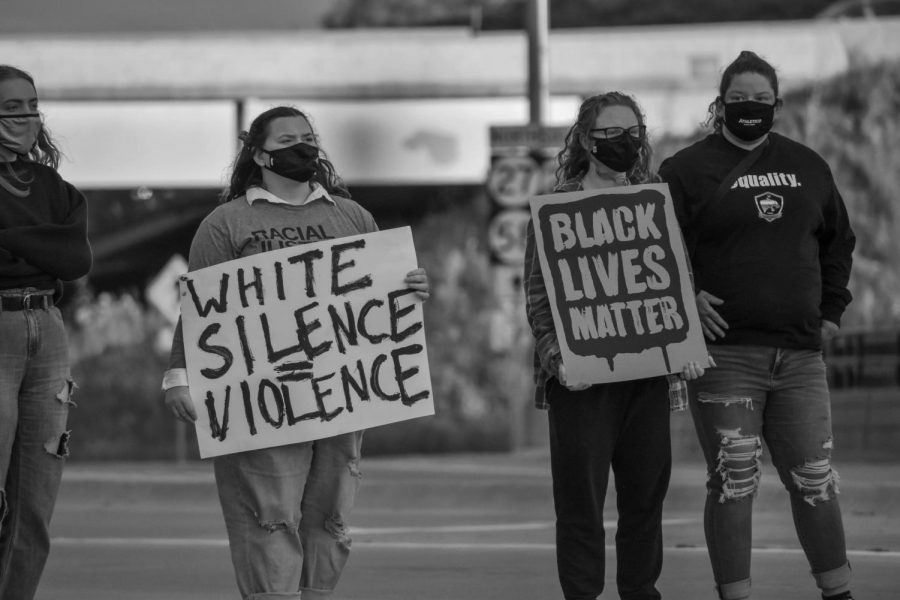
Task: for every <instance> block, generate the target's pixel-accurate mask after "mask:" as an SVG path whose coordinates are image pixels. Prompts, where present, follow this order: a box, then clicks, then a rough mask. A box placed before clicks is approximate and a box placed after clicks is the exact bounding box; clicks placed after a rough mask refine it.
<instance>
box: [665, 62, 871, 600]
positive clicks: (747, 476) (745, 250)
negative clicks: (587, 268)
mask: <svg viewBox="0 0 900 600" xmlns="http://www.w3.org/2000/svg"><path fill="white" fill-rule="evenodd" d="M781 105H782V100H781V98H779V96H778V77H777V75H776V73H775V69H774V68H773V67H772V66H771V65H770V64H769V63H768V62H766V61H765V60H763V59H762V58H760V57H759V56H757V55H756V54H754V53H753V52H747V51H744V52H741V53H740V55H739V56H738V57H737V59H736V60H735V61H734V62H732V63H731V64H730V65H729V66H728V67H727V68H726V69H725V71H724V73H723V74H722V80H721V83H720V85H719V96H718V97H717V98H716V99H715V101H713V103H712V104H711V105H710V107H709V115H710V117H709V122H711V123H712V125H713V128H714V132H713V133H711V134H710V135H708V136H707V137H706V138H704V139H703V140H701V141H699V142H697V143H695V144H693V145H692V146H689V147H687V148H685V149H683V150H681V151H680V152H678V153H677V154H675V155H674V156H672V157H671V158H669V159H667V160H666V161H665V162H663V164H662V166H661V167H660V175H661V177H662V178H663V179H664V180H665V181H666V182H668V184H669V188H670V190H671V192H672V198H673V200H674V203H675V208H676V214H677V215H678V219H679V222H680V224H681V226H682V229H683V231H684V235H685V238H686V240H687V245H688V248H689V249H690V251H691V259H692V265H693V271H694V278H695V289H696V290H697V307H698V311H699V313H700V320H701V322H702V327H703V332H704V334H705V335H706V338H707V339H708V340H709V346H710V353H711V354H712V356H713V357H715V361H716V364H717V365H718V368H717V369H715V370H713V371H712V372H711V373H710V374H708V375H707V376H706V377H704V378H702V379H700V380H699V381H697V382H696V383H692V384H691V386H690V389H691V393H690V407H691V412H692V414H693V417H694V424H695V426H696V430H697V435H698V437H699V440H700V445H701V447H702V449H703V454H704V456H705V458H706V464H707V472H708V482H707V498H706V509H705V516H704V525H705V533H706V543H707V547H708V548H709V557H710V560H711V562H712V570H713V576H714V577H715V582H716V588H717V590H718V593H719V597H720V598H722V599H723V600H742V599H744V598H750V548H751V513H752V510H753V497H754V496H755V494H756V491H757V487H758V486H759V482H760V455H761V454H762V450H763V446H762V440H763V439H765V441H766V445H767V446H768V448H769V451H770V452H771V453H772V463H773V464H774V465H775V468H776V469H777V471H778V475H779V477H780V478H781V481H782V483H783V484H784V486H785V487H786V488H787V491H788V493H789V495H790V502H791V509H792V513H793V518H794V524H795V526H796V530H797V534H798V536H799V538H800V545H801V546H802V547H803V550H804V552H805V553H806V557H807V559H808V561H809V564H810V567H811V569H812V574H813V578H814V579H815V581H816V584H817V585H818V586H819V588H820V589H821V591H822V595H823V597H824V598H826V599H828V600H838V599H840V600H850V598H851V595H850V589H849V586H850V565H849V563H848V562H847V553H846V549H845V543H844V529H843V525H842V523H841V510H840V505H839V504H838V499H837V497H836V494H837V491H838V489H837V488H838V485H837V484H838V476H837V473H836V472H835V470H834V468H833V467H832V464H831V454H832V445H833V442H832V434H831V411H830V400H829V396H828V387H827V384H826V380H825V364H824V362H823V360H822V341H823V340H827V339H829V338H831V337H832V336H834V334H835V332H836V331H837V330H838V325H839V324H840V322H841V315H842V314H843V312H844V309H845V308H846V307H847V305H848V303H849V302H850V299H851V296H850V292H849V291H848V289H847V282H848V279H849V277H850V265H851V254H852V252H853V247H854V245H855V237H854V235H853V231H852V230H851V229H850V223H849V221H848V218H847V211H846V209H845V207H844V202H843V200H842V199H841V195H840V193H839V192H838V190H837V188H836V186H835V183H834V179H833V177H832V174H831V170H830V169H829V168H828V165H827V164H826V163H825V161H824V160H822V158H821V157H820V156H819V155H818V154H816V153H815V152H813V151H812V150H811V149H809V148H807V147H806V146H804V145H802V144H800V143H798V142H796V141H794V140H791V139H788V138H786V137H784V136H782V135H779V134H777V133H773V132H771V131H770V128H771V127H772V123H773V119H774V117H775V116H776V114H777V113H778V110H779V109H780V108H781ZM760 147H762V149H761V152H762V153H761V154H760V155H759V157H758V158H757V159H756V161H755V162H754V163H752V165H750V166H749V167H746V168H744V169H743V170H742V171H741V172H734V173H731V178H732V179H734V183H731V184H728V183H727V182H726V185H727V187H725V186H723V189H727V192H725V193H724V196H723V195H721V192H720V195H719V197H714V195H715V194H716V190H717V188H719V186H720V185H722V182H723V180H725V179H726V178H727V177H728V176H729V174H730V172H731V171H732V170H733V169H735V167H736V166H737V165H738V163H740V162H741V161H742V160H744V159H745V157H747V156H748V154H750V153H751V152H752V151H754V150H755V149H757V148H760ZM751 158H752V157H751ZM735 178H736V179H735Z"/></svg>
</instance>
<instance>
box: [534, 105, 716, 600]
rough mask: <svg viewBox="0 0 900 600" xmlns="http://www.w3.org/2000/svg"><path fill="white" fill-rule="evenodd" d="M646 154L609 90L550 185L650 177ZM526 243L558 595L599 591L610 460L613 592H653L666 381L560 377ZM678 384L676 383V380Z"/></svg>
mask: <svg viewBox="0 0 900 600" xmlns="http://www.w3.org/2000/svg"><path fill="white" fill-rule="evenodd" d="M650 155H651V150H650V143H649V141H648V139H647V130H646V125H645V120H644V115H643V114H642V112H641V109H640V107H639V106H638V104H637V102H635V100H634V99H633V98H632V97H630V96H628V95H625V94H622V93H619V92H610V93H606V94H600V95H598V96H594V97H592V98H588V99H587V100H585V101H584V102H583V103H582V105H581V108H580V109H579V113H578V120H577V121H576V122H575V124H574V125H572V127H571V128H570V129H569V132H568V134H567V135H566V141H565V148H563V150H562V151H561V152H560V153H559V156H558V160H559V168H558V169H557V171H556V176H557V181H558V186H557V188H556V191H559V192H573V191H579V190H593V189H600V188H605V187H611V186H624V185H630V184H639V183H649V182H651V181H652V180H653V179H654V178H653V176H652V175H651V173H650V168H649V165H650ZM598 201H599V202H602V200H598ZM526 240H527V242H526V252H525V274H524V275H525V278H524V283H525V293H526V309H527V316H528V322H529V324H530V326H531V331H532V333H533V334H534V338H535V365H534V369H535V382H536V384H537V390H536V398H535V402H536V405H537V407H538V408H542V409H548V411H549V424H550V462H551V471H552V476H553V501H554V506H555V509H556V561H557V568H558V571H559V580H560V583H561V585H562V590H563V595H564V596H565V598H566V599H567V600H588V599H590V600H594V598H596V597H597V596H598V595H599V594H600V593H601V592H602V591H603V587H604V577H605V575H604V573H605V545H606V541H605V532H604V528H603V503H604V499H605V497H606V489H607V484H608V482H609V470H610V467H611V468H612V470H613V473H615V483H616V491H617V504H618V512H619V520H618V529H617V532H616V554H617V565H618V566H617V570H618V572H617V575H616V583H617V586H618V591H619V595H620V596H621V597H622V598H623V599H625V600H650V599H656V598H660V594H659V591H657V589H656V580H657V579H658V578H659V574H660V571H661V569H662V506H663V499H664V498H665V495H666V491H667V489H668V485H669V475H670V471H671V466H672V455H671V445H670V435H669V409H670V401H669V398H668V392H669V385H668V384H667V380H666V377H665V376H660V377H650V378H647V379H638V380H634V381H624V382H618V383H606V384H601V385H590V386H588V385H584V384H579V383H577V382H570V381H568V380H567V378H566V371H565V366H564V365H563V364H562V362H561V357H560V349H559V341H558V339H557V335H556V332H555V330H554V327H553V317H552V314H551V309H550V299H549V298H548V295H547V289H546V285H545V282H544V275H543V274H542V273H541V267H540V262H539V260H538V255H537V251H536V248H535V237H534V227H533V224H532V223H530V222H529V224H528V229H527V238H526ZM601 301H602V300H600V299H598V302H601ZM702 374H703V368H702V367H700V366H698V365H697V364H695V363H691V364H689V365H688V366H686V367H685V368H684V372H683V373H682V374H681V376H683V377H684V378H686V379H693V378H696V377H699V376H700V375H702ZM675 379H676V380H677V381H680V379H679V378H678V376H676V377H675ZM681 383H683V382H681ZM674 389H675V390H676V392H679V391H681V390H682V388H681V387H680V386H678V385H675V386H674ZM684 401H685V402H686V399H685V400H684Z"/></svg>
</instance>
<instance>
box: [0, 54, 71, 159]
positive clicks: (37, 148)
mask: <svg viewBox="0 0 900 600" xmlns="http://www.w3.org/2000/svg"><path fill="white" fill-rule="evenodd" d="M8 79H24V80H25V81H27V82H28V83H30V84H31V87H33V88H34V89H35V92H36V91H37V86H36V85H35V84H34V78H33V77H32V76H31V75H29V74H28V73H26V72H25V71H23V70H22V69H19V68H16V67H13V66H12V65H0V81H6V80H8ZM61 156H62V153H61V152H60V151H59V148H58V147H57V146H56V143H55V142H54V141H53V138H52V137H51V136H50V130H48V129H47V126H46V125H45V124H44V119H43V118H41V129H40V131H39V132H38V138H37V144H35V145H34V148H32V149H31V152H29V153H28V155H27V156H25V160H30V161H31V162H36V163H39V164H42V165H47V166H48V167H51V168H53V169H58V168H59V159H60V157H61Z"/></svg>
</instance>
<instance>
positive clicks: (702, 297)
mask: <svg viewBox="0 0 900 600" xmlns="http://www.w3.org/2000/svg"><path fill="white" fill-rule="evenodd" d="M721 304H725V301H724V300H722V299H721V298H717V297H715V296H713V295H712V294H710V293H709V292H706V291H703V290H700V292H699V293H698V294H697V312H698V313H699V314H700V325H701V327H702V329H703V335H705V336H706V338H707V339H710V340H715V339H716V338H723V337H725V330H726V329H728V323H726V322H725V319H723V318H722V315H720V314H719V313H718V312H716V309H714V308H713V305H715V306H719V305H721Z"/></svg>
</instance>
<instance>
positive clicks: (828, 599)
mask: <svg viewBox="0 0 900 600" xmlns="http://www.w3.org/2000/svg"><path fill="white" fill-rule="evenodd" d="M822 600H853V594H851V593H850V592H849V591H848V592H841V593H840V594H835V595H834V596H826V595H825V594H822Z"/></svg>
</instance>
